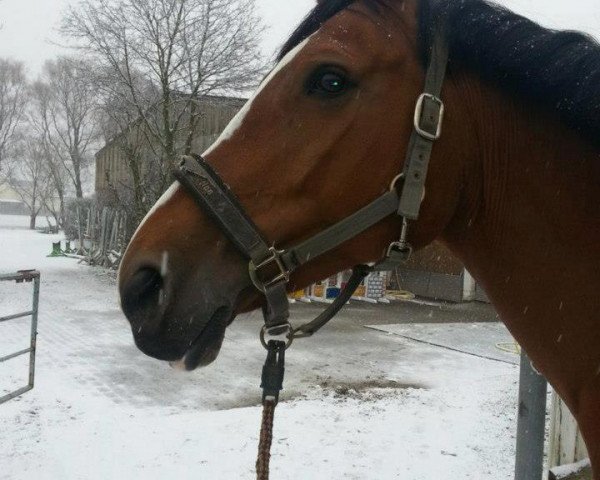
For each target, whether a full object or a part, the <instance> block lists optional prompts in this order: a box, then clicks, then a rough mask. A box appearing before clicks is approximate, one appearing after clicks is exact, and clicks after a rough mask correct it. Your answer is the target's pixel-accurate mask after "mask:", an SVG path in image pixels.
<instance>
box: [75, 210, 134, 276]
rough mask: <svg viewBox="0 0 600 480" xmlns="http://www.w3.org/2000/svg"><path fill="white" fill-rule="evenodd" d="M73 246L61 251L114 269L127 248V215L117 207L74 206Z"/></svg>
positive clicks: (88, 262)
mask: <svg viewBox="0 0 600 480" xmlns="http://www.w3.org/2000/svg"><path fill="white" fill-rule="evenodd" d="M75 222H76V230H77V233H76V238H75V239H74V240H75V241H76V247H75V248H74V250H70V249H68V248H67V251H66V252H65V254H66V255H67V256H73V257H76V258H79V259H80V261H81V262H83V263H87V264H89V265H96V266H101V267H105V268H112V269H117V268H118V267H119V263H120V261H121V257H122V256H123V253H124V251H125V248H126V247H127V215H126V214H125V212H123V211H121V210H117V209H112V208H108V207H104V208H102V209H99V208H97V207H96V206H94V205H92V206H91V207H78V208H77V218H76V219H75Z"/></svg>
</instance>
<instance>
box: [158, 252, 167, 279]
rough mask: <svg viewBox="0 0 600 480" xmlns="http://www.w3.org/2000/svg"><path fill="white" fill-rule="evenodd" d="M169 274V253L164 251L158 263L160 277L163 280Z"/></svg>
mask: <svg viewBox="0 0 600 480" xmlns="http://www.w3.org/2000/svg"><path fill="white" fill-rule="evenodd" d="M168 272H169V252H167V251H166V250H164V251H163V252H162V259H161V262H160V276H161V277H163V278H165V277H166V276H167V273H168Z"/></svg>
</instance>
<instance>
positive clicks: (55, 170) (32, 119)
mask: <svg viewBox="0 0 600 480" xmlns="http://www.w3.org/2000/svg"><path fill="white" fill-rule="evenodd" d="M54 101H55V99H54V92H52V89H51V87H50V85H49V84H48V83H45V82H44V81H42V80H38V81H36V82H34V83H33V84H32V85H31V87H30V103H29V108H28V115H27V127H28V129H29V130H30V131H31V132H32V133H34V134H35V135H36V136H37V138H38V139H39V141H40V143H41V148H43V149H44V153H45V154H44V159H45V161H46V169H47V172H48V181H49V182H51V183H52V187H53V189H54V192H55V195H56V198H57V200H58V202H54V201H52V202H50V203H49V204H48V205H46V208H47V209H48V211H49V212H50V213H51V214H52V216H53V217H54V219H55V220H56V224H57V225H58V226H62V225H63V223H64V218H65V197H66V195H67V186H68V184H69V181H70V176H69V172H68V171H67V169H66V168H65V159H68V158H69V157H68V156H66V155H64V154H63V155H62V156H59V155H58V154H57V150H58V151H59V152H64V150H63V149H61V148H60V146H59V145H60V144H59V143H58V142H57V141H55V140H53V138H52V134H53V123H54V122H53V116H54V115H53V111H54V109H55V105H54Z"/></svg>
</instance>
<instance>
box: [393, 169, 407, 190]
mask: <svg viewBox="0 0 600 480" xmlns="http://www.w3.org/2000/svg"><path fill="white" fill-rule="evenodd" d="M400 180H404V172H402V173H399V174H398V175H396V176H395V177H394V179H393V180H392V183H390V192H391V191H392V190H394V189H395V188H396V184H397V183H398V182H399V181H400Z"/></svg>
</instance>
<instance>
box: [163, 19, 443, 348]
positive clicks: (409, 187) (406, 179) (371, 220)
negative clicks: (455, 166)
mask: <svg viewBox="0 0 600 480" xmlns="http://www.w3.org/2000/svg"><path fill="white" fill-rule="evenodd" d="M447 63H448V45H447V42H446V38H445V35H444V34H443V32H442V31H439V30H438V31H437V32H436V35H435V40H434V42H433V47H432V49H431V56H430V62H429V66H428V69H427V73H426V75H425V86H424V89H423V93H422V94H421V95H420V96H419V98H418V100H417V104H416V107H415V114H414V130H413V132H412V134H411V137H410V141H409V144H408V150H407V155H406V160H405V163H404V171H403V172H402V173H401V174H399V175H398V176H396V178H394V180H393V181H392V183H391V185H390V189H389V191H388V192H386V193H384V194H383V195H381V196H380V197H378V198H376V199H375V200H374V201H372V202H371V203H369V204H368V205H367V206H365V207H363V208H361V209H360V210H358V211H357V212H355V213H353V214H352V215H350V216H348V217H346V218H345V219H343V220H341V221H340V222H338V223H336V224H334V225H332V226H330V227H328V228H326V229H325V230H323V231H322V232H320V233H317V234H316V235H314V236H313V237H311V238H309V239H307V240H305V241H303V242H301V243H299V244H297V245H295V246H293V247H290V248H287V249H285V250H278V249H277V248H275V247H274V246H271V244H270V243H269V242H267V241H266V240H265V239H264V237H263V236H262V235H261V234H260V233H259V230H258V228H257V226H256V225H255V224H254V222H253V221H252V219H251V218H250V217H249V216H248V215H246V213H245V211H244V209H243V208H242V206H241V205H240V203H239V201H238V200H237V198H236V197H235V195H234V193H233V192H231V191H230V189H229V187H228V186H227V185H225V183H224V182H223V181H222V180H221V177H220V176H219V175H218V173H217V172H215V170H213V168H212V167H211V166H210V165H208V163H206V161H205V160H204V159H203V158H202V157H200V156H198V155H193V156H184V157H183V159H182V160H181V164H180V166H179V169H178V170H176V171H175V172H174V175H175V177H176V178H177V180H179V182H180V183H181V184H182V185H184V186H185V187H186V188H187V190H188V192H189V193H190V194H191V195H192V196H193V197H194V199H195V200H196V202H197V203H198V205H199V206H200V207H201V208H202V209H203V210H204V211H205V212H206V213H207V214H208V215H209V216H210V217H212V219H213V220H214V221H215V222H216V223H217V225H219V226H220V228H221V230H222V231H223V233H224V234H225V235H226V236H227V238H228V239H229V240H230V241H231V242H232V243H233V244H234V245H235V246H236V247H237V249H238V250H239V251H240V252H241V253H242V254H243V255H244V256H245V257H246V258H247V259H248V260H249V267H248V269H249V275H250V279H251V280H252V283H253V284H254V285H255V286H256V288H257V289H258V290H259V291H261V292H262V293H263V294H264V295H265V297H266V306H265V307H264V308H263V314H264V318H265V326H264V327H263V330H262V333H261V340H262V341H263V344H265V339H264V337H265V335H282V334H287V337H288V343H291V341H292V340H293V339H294V338H299V337H307V336H311V335H312V334H313V333H314V332H316V331H317V330H318V329H319V328H321V327H322V326H323V325H325V324H326V323H327V322H328V321H329V320H331V318H333V317H334V316H335V314H336V313H337V312H338V311H339V310H340V309H341V308H342V307H343V305H344V304H345V303H346V302H347V301H348V300H349V298H350V297H351V296H352V295H353V294H354V292H355V291H356V289H357V288H358V286H359V285H360V283H361V282H362V280H363V278H364V277H365V276H366V275H367V274H368V273H369V272H372V271H383V270H391V269H393V268H395V267H397V266H398V265H400V264H402V263H404V262H406V260H407V259H408V258H409V256H410V254H411V251H412V248H411V246H410V245H409V244H408V242H407V233H408V220H416V219H417V218H418V217H419V210H420V206H421V201H422V199H423V192H424V189H425V179H426V177H427V168H428V165H429V159H430V156H431V150H432V148H433V143H434V142H435V140H437V139H438V138H439V137H440V135H441V127H442V120H443V115H444V104H443V102H442V100H441V99H440V93H441V90H442V84H443V81H444V76H445V72H446V65H447ZM400 180H402V189H401V193H399V190H398V188H397V187H398V185H397V184H398V183H399V181H400ZM391 214H396V215H398V216H400V217H402V233H401V235H400V239H399V240H398V241H396V242H393V243H391V244H390V246H389V247H388V249H387V251H386V254H385V256H384V257H383V259H382V260H381V261H380V262H379V263H377V264H376V265H375V266H372V267H370V266H366V265H358V266H355V267H354V268H353V270H352V276H351V277H350V279H349V281H348V283H347V284H346V287H345V288H344V290H343V291H342V292H341V293H340V295H339V296H338V297H337V298H336V299H335V301H334V302H333V303H332V304H331V305H330V306H329V307H328V308H327V309H326V310H325V311H323V313H321V315H319V316H318V317H317V318H316V319H314V320H313V321H311V322H309V323H307V324H305V325H302V326H301V327H298V328H296V329H293V328H292V327H291V325H290V323H289V321H288V319H289V301H288V297H287V291H286V287H287V284H288V281H289V278H290V275H291V274H292V272H294V271H295V270H296V269H298V268H299V267H300V266H301V265H303V264H304V263H306V262H308V261H309V260H312V259H314V258H315V257H318V256H319V255H322V254H324V253H326V252H328V251H330V250H332V249H334V248H336V247H338V246H339V245H341V244H342V243H344V242H345V241H347V240H349V239H351V238H354V237H356V236H357V235H359V234H360V233H362V232H364V231H365V230H367V229H368V228H370V227H372V226H373V225H375V224H376V223H378V222H380V221H381V220H383V219H384V218H386V217H388V216H389V215H391Z"/></svg>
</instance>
